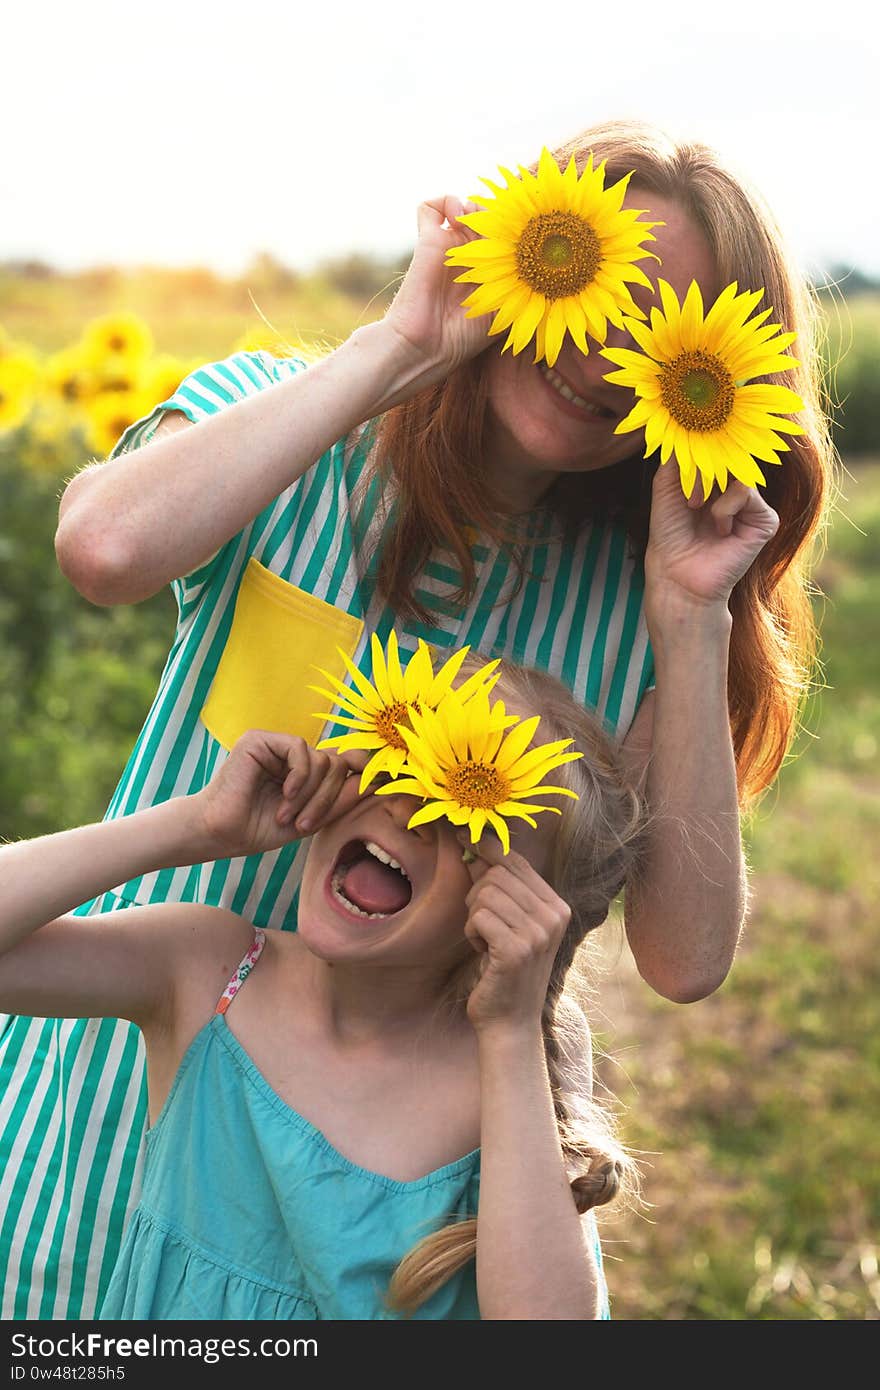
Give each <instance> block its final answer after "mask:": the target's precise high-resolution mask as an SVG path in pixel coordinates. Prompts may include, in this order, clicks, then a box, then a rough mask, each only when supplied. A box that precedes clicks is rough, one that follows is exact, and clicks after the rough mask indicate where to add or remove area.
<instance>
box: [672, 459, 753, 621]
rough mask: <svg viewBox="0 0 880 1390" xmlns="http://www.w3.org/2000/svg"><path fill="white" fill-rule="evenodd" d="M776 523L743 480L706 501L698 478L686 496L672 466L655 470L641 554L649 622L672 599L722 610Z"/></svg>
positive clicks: (715, 493)
mask: <svg viewBox="0 0 880 1390" xmlns="http://www.w3.org/2000/svg"><path fill="white" fill-rule="evenodd" d="M778 527H779V517H778V516H777V515H776V513H775V512H774V511H773V509H772V507H770V506H768V505H767V503H766V502H765V501H764V499H763V497H761V496H760V495H759V494H758V492H757V491H756V490H755V489H754V488H748V487H746V486H745V484H744V483H740V482H736V481H735V480H732V481H731V482H729V483H728V485H727V489H726V491H725V492H717V491H716V492H713V493H711V494H710V496H709V498H708V500H707V501H704V500H701V493H700V483H699V480H698V482H697V487H696V488H695V490H694V494H693V496H692V497H691V498H690V500H688V498H686V497H685V495H684V493H683V492H682V490H681V482H680V479H679V473H678V469H677V467H676V466H675V464H674V463H672V462H670V463H668V464H666V465H664V466H662V467H660V468H658V469H657V473H656V476H655V478H654V492H653V500H652V504H651V530H650V536H649V540H648V549H647V552H646V554H645V585H646V587H645V606H646V610H647V612H648V616H649V622H650V617H651V613H652V611H653V612H654V613H655V615H657V614H658V610H659V611H660V613H662V610H663V607H664V605H665V604H666V603H667V602H668V601H670V600H671V601H673V602H676V601H683V602H685V603H686V604H690V605H693V606H696V607H724V608H726V607H727V600H728V599H729V598H730V594H731V590H732V589H733V587H734V585H735V584H736V582H737V580H739V579H741V578H742V576H743V575H744V574H745V572H746V570H747V569H748V568H749V566H750V565H751V564H752V562H753V560H754V559H755V557H756V556H757V555H758V554H759V552H760V551H761V550H763V548H764V546H765V545H766V544H767V542H768V541H769V540H770V539H771V537H772V536H774V535H775V534H776V531H777V529H778Z"/></svg>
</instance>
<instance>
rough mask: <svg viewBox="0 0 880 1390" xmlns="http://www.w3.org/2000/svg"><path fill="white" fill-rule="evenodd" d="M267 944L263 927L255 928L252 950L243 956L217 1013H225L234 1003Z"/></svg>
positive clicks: (216, 1010) (223, 995) (217, 1008)
mask: <svg viewBox="0 0 880 1390" xmlns="http://www.w3.org/2000/svg"><path fill="white" fill-rule="evenodd" d="M265 944H266V933H265V932H264V931H263V928H262V927H255V928H254V942H253V945H252V946H251V948H250V950H249V951H247V953H246V954H245V956H244V957H243V959H242V961H241V964H240V965H239V966H238V968H237V970H236V971H235V974H234V975H233V976H232V979H231V980H230V981H229V984H228V985H227V986H226V988H225V989H224V991H223V993H222V994H221V996H220V1001H219V1003H218V1004H217V1007H216V1009H215V1010H214V1013H215V1014H225V1013H226V1010H227V1009H228V1008H229V1005H230V1004H231V1003H232V1001H233V999H234V998H235V996H236V995H237V994H238V991H239V990H240V989H241V987H242V985H243V984H244V982H245V980H246V979H247V977H248V975H249V974H250V973H251V971H252V970H253V968H254V966H255V965H256V963H257V961H258V960H259V959H260V956H261V955H262V954H263V947H264V946H265Z"/></svg>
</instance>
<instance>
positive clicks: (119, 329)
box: [82, 314, 153, 363]
mask: <svg viewBox="0 0 880 1390" xmlns="http://www.w3.org/2000/svg"><path fill="white" fill-rule="evenodd" d="M82 347H83V350H84V352H85V353H86V355H87V356H88V357H89V358H90V359H91V360H92V362H93V363H103V362H105V361H106V359H108V358H109V359H111V361H112V360H113V359H120V358H125V359H126V360H128V361H136V362H143V361H145V360H146V359H147V358H148V357H149V355H150V353H151V352H152V350H153V335H152V333H151V332H150V330H149V328H148V327H147V325H146V324H145V323H144V321H143V319H141V318H139V317H138V315H137V314H105V315H104V316H103V317H101V318H97V319H92V321H91V323H88V324H87V325H86V328H85V331H84V332H83V336H82Z"/></svg>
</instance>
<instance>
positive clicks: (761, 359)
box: [602, 280, 804, 497]
mask: <svg viewBox="0 0 880 1390" xmlns="http://www.w3.org/2000/svg"><path fill="white" fill-rule="evenodd" d="M658 284H659V288H660V296H661V300H662V303H663V310H662V312H661V310H660V309H659V308H654V309H652V310H651V324H650V327H648V325H647V324H643V323H636V322H635V321H634V320H632V319H630V320H627V323H626V327H627V329H628V330H629V332H630V333H631V334H632V336H633V338H634V339H635V341H636V342H637V343H638V345H639V347H640V348H642V352H632V351H631V350H630V349H628V348H603V349H602V355H603V356H604V357H607V358H608V359H609V361H611V362H614V363H615V364H616V365H617V367H619V368H620V370H619V371H616V372H609V373H608V375H607V376H606V378H605V380H606V381H613V382H616V383H617V384H618V385H620V386H629V387H631V388H633V389H634V390H635V392H636V395H637V396H638V397H639V401H638V403H637V405H636V406H635V408H634V409H633V410H631V411H630V413H629V415H627V417H626V419H624V420H621V422H620V424H619V425H618V426H617V429H616V430H615V433H616V434H624V433H626V432H627V431H628V430H637V429H641V428H642V427H644V430H645V443H646V448H645V458H647V457H648V455H649V454H653V453H655V452H656V450H657V449H659V450H660V462H661V463H666V462H667V461H668V459H669V457H670V455H671V454H672V453H674V454H675V457H676V459H677V461H678V467H679V471H680V474H681V485H682V488H683V489H684V492H685V495H686V496H687V497H690V495H691V493H692V492H693V490H694V483H695V481H696V476H697V472H699V474H700V477H701V479H702V484H703V496H704V497H708V496H709V493H710V492H711V490H712V486H713V484H714V483H717V484H718V487H719V489H720V490H721V491H722V492H723V491H724V489H725V488H726V487H727V480H728V475H731V476H733V477H734V478H738V479H739V480H740V482H743V483H745V484H746V486H747V487H754V486H755V484H756V483H765V482H766V481H767V480H766V478H765V477H764V474H763V473H762V472H761V470H760V468H759V467H758V463H757V460H759V459H760V460H761V462H763V463H780V462H781V459H780V458H779V454H780V453H783V452H785V451H787V450H788V449H789V447H790V446H789V445H788V444H787V443H786V441H785V440H784V439H782V438H781V437H780V436H781V435H782V434H803V433H804V430H803V427H802V426H801V425H798V424H796V423H795V422H794V421H793V420H786V419H782V418H781V415H782V414H788V413H790V412H792V411H796V410H801V409H803V404H804V403H803V401H802V400H801V398H800V396H798V395H797V394H796V393H795V392H794V391H790V390H789V389H788V387H787V386H779V385H768V384H765V383H758V382H755V383H752V384H751V385H748V384H747V383H748V382H749V381H750V379H751V378H752V377H756V376H768V375H770V374H771V373H773V372H785V371H790V369H791V368H792V367H796V366H798V365H799V364H798V362H797V361H796V359H795V358H793V357H788V356H786V354H785V353H784V351H783V349H784V348H787V347H788V346H789V345H790V344H791V343H793V342H794V340H795V338H796V336H797V335H796V334H795V333H782V332H780V328H781V325H780V324H778V323H767V322H766V320H767V319H768V318H769V317H770V315H771V314H772V312H773V310H772V309H765V310H764V311H763V312H762V313H760V314H757V315H756V316H755V317H754V318H749V315H750V314H751V313H752V311H753V310H754V309H755V308H756V306H757V305H758V303H759V302H760V300H761V299H762V298H763V295H764V291H763V290H755V291H752V292H747V291H746V292H743V293H742V294H738V293H737V284H736V281H734V282H733V284H731V285H728V286H727V288H726V289H724V290H722V292H721V294H720V295H719V296H718V298H717V299H716V300H715V303H714V304H713V305H712V307H711V309H710V310H709V312H708V314H706V315H705V317H704V314H703V299H702V295H701V294H700V288H699V285H697V283H696V281H695V280H692V281H691V285H690V288H689V290H688V292H687V294H686V296H685V299H684V303H683V304H681V305H680V304H679V302H678V297H677V296H676V294H675V291H674V290H673V289H672V288H671V286H669V285H668V284H667V283H666V281H665V280H660V281H659V282H658Z"/></svg>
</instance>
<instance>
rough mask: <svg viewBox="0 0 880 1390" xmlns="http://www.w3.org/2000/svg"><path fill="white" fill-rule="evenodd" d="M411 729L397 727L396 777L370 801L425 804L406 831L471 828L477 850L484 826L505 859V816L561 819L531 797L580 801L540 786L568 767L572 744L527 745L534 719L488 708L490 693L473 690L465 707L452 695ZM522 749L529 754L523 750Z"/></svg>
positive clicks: (414, 715)
mask: <svg viewBox="0 0 880 1390" xmlns="http://www.w3.org/2000/svg"><path fill="white" fill-rule="evenodd" d="M410 723H411V727H410V728H401V731H400V732H401V734H402V737H403V739H404V741H405V743H406V750H407V752H406V762H405V764H404V766H403V771H402V775H401V776H400V777H399V778H398V779H397V781H394V782H386V783H385V784H384V785H383V786H381V787H377V788H376V795H377V796H382V795H393V794H394V793H396V792H400V793H403V794H405V795H408V796H421V797H425V798H427V804H426V805H425V806H423V807H422V808H421V810H418V811H416V813H415V814H414V815H413V816H411V817H410V819H409V821H408V822H407V827H408V828H410V829H411V828H413V827H415V826H417V825H424V823H425V822H426V821H432V820H437V819H439V817H440V816H446V817H447V818H448V819H449V820H450V821H451V822H452V824H453V825H466V826H468V827H469V828H470V832H471V844H476V843H477V841H478V840H479V838H480V836H481V835H482V833H483V830H484V828H485V826H486V825H487V824H489V825H490V826H491V827H492V829H493V830H495V831H496V832H497V834H498V838H499V839H500V841H501V844H502V846H503V848H504V853H505V854H507V853H508V852H509V850H510V832H509V830H508V826H507V821H506V820H505V817H509V818H517V819H520V820H524V821H528V823H529V825H531V826H533V827H535V828H537V827H536V822H535V820H534V817H535V815H536V814H537V813H538V812H539V811H554V812H555V813H556V814H557V815H561V814H562V812H561V811H560V810H559V808H558V807H557V806H541V805H540V804H537V803H536V802H535V800H534V798H535V797H536V796H546V795H547V794H549V793H553V794H554V795H557V796H570V797H572V798H573V799H574V800H575V801H577V800H578V794H577V792H573V791H570V790H569V789H568V787H556V786H545V785H543V784H542V779H543V778H544V777H545V776H546V775H547V773H548V772H550V771H551V770H552V769H553V768H554V767H560V766H561V765H562V764H563V763H568V762H572V761H574V759H576V758H580V757H582V756H583V754H581V753H566V752H565V751H564V750H565V749H566V748H568V746H569V745H570V744H571V743H572V742H573V740H572V739H570V738H564V739H559V740H558V741H557V742H555V743H544V744H540V745H539V746H538V747H537V748H530V747H529V745H530V743H531V741H532V739H533V737H534V735H535V731H536V729H537V727H538V724H539V723H540V717H539V716H538V715H535V716H534V718H532V719H514V720H513V727H511V716H509V715H507V714H506V712H505V709H504V703H503V701H501V700H498V701H496V702H495V704H494V705H490V703H489V692H488V690H486V689H485V688H482V689H478V690H477V691H475V692H474V694H473V695H472V696H471V697H470V699H468V700H467V701H466V702H465V701H463V700H462V699H461V698H460V691H453V692H452V693H451V694H450V695H448V696H447V697H446V699H445V700H443V701H442V702H441V704H440V705H438V707H437V708H436V709H435V710H430V709H425V710H422V711H421V713H418V712H416V711H412V712H411V715H410ZM527 750H528V751H527Z"/></svg>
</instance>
